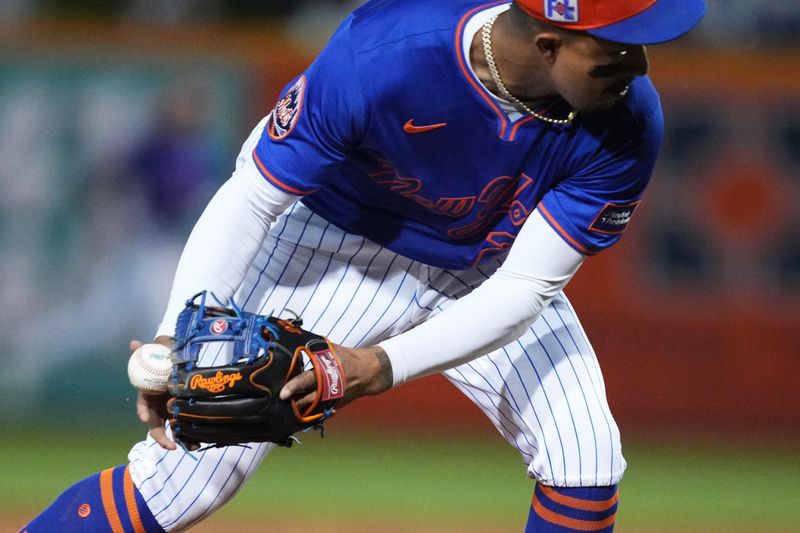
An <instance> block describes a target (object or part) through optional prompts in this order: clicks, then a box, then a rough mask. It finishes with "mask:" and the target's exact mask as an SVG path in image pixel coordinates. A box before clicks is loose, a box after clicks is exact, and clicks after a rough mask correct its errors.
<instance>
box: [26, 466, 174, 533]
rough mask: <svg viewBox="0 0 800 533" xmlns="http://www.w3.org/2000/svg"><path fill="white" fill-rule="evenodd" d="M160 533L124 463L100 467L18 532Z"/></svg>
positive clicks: (161, 532)
mask: <svg viewBox="0 0 800 533" xmlns="http://www.w3.org/2000/svg"><path fill="white" fill-rule="evenodd" d="M53 531H86V532H90V533H163V532H164V530H163V529H162V528H161V526H160V525H158V522H156V519H155V518H154V517H153V515H152V513H151V512H150V510H149V509H148V508H147V505H146V504H145V502H144V499H143V498H142V495H141V494H139V491H138V490H137V489H136V486H135V485H134V484H133V481H132V480H131V474H130V472H129V471H128V467H127V466H118V467H116V468H109V469H108V470H103V471H102V472H100V473H98V474H94V475H93V476H89V477H87V478H86V479H84V480H82V481H79V482H77V483H75V484H74V485H72V486H71V487H70V488H68V489H67V490H65V491H64V492H63V493H61V496H59V497H58V498H56V500H55V501H54V502H53V503H52V504H50V506H49V507H48V508H47V509H45V510H44V511H42V513H41V514H40V515H39V516H37V517H36V518H34V519H33V520H32V521H31V522H30V523H29V524H28V525H27V526H25V527H23V528H22V529H20V533H40V532H42V533H45V532H47V533H50V532H53Z"/></svg>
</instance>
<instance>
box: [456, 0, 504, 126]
mask: <svg viewBox="0 0 800 533" xmlns="http://www.w3.org/2000/svg"><path fill="white" fill-rule="evenodd" d="M503 3H505V2H504V1H503V2H492V3H489V4H484V5H482V6H478V7H476V8H473V9H471V10H469V11H468V12H467V14H466V15H464V16H463V17H462V18H461V20H460V21H459V23H458V29H457V30H456V48H455V49H456V57H457V59H458V66H459V68H460V69H461V73H462V74H463V75H464V77H465V78H466V79H467V81H468V82H469V84H470V85H472V88H473V89H475V90H476V91H477V92H478V94H480V95H481V98H483V99H484V100H485V101H486V103H487V104H489V107H491V108H492V110H493V111H494V112H495V114H496V115H497V116H498V118H500V122H501V126H500V138H503V137H504V136H505V134H506V128H507V127H508V117H506V114H505V113H504V112H503V110H502V109H500V107H499V106H498V105H497V104H496V103H495V101H494V98H492V97H491V96H490V95H489V94H487V93H486V90H484V88H483V87H482V86H481V85H480V84H479V83H478V82H477V80H475V77H474V76H473V75H472V73H471V72H470V70H469V69H468V68H467V66H466V63H465V61H464V53H463V49H464V44H463V43H464V26H465V25H466V23H467V21H468V20H469V19H470V18H471V17H472V15H474V14H475V13H477V12H478V11H482V10H484V9H487V8H490V7H494V6H498V5H500V4H503Z"/></svg>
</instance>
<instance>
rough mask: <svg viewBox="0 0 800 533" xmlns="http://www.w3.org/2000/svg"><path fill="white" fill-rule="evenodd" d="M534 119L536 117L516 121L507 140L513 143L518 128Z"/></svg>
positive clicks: (529, 116) (530, 116)
mask: <svg viewBox="0 0 800 533" xmlns="http://www.w3.org/2000/svg"><path fill="white" fill-rule="evenodd" d="M535 118H536V117H534V116H533V115H528V116H527V117H525V118H521V119H519V120H518V121H516V122H515V123H514V127H513V128H511V135H509V136H508V140H509V141H513V140H514V139H516V137H517V131H519V127H520V126H522V125H523V124H527V123H528V122H530V121H531V120H534V119H535Z"/></svg>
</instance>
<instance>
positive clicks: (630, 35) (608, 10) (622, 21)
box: [516, 0, 706, 44]
mask: <svg viewBox="0 0 800 533" xmlns="http://www.w3.org/2000/svg"><path fill="white" fill-rule="evenodd" d="M516 2H517V4H519V6H520V7H521V8H522V9H523V10H524V11H525V12H526V13H528V14H529V15H531V16H532V17H533V18H536V19H539V20H543V21H545V22H547V23H549V24H551V25H553V26H557V27H559V28H564V29H568V30H577V31H585V32H586V33H588V34H590V35H593V36H595V37H599V38H601V39H606V40H608V41H614V42H618V43H624V44H658V43H664V42H667V41H671V40H673V39H677V38H678V37H680V36H681V35H683V34H684V33H686V32H688V31H689V30H691V29H692V28H693V27H694V26H695V25H696V24H697V23H698V22H700V19H701V18H703V15H704V14H705V12H706V3H705V1H704V0H516Z"/></svg>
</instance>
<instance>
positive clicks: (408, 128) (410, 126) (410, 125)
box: [403, 118, 447, 133]
mask: <svg viewBox="0 0 800 533" xmlns="http://www.w3.org/2000/svg"><path fill="white" fill-rule="evenodd" d="M445 126H447V123H446V122H440V123H438V124H428V125H427V126H415V125H414V119H413V118H412V119H411V120H409V121H408V122H406V123H405V124H403V131H404V132H406V133H424V132H426V131H431V130H437V129H439V128H444V127H445Z"/></svg>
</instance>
